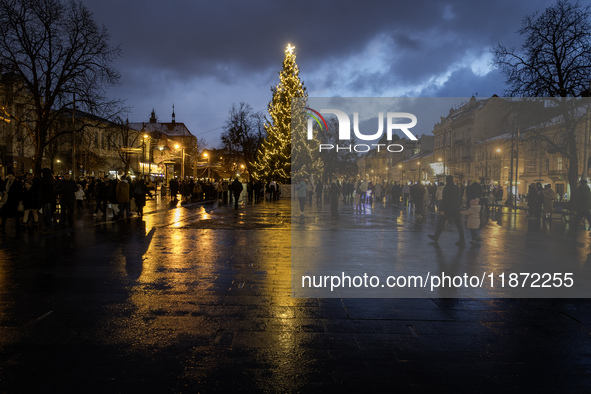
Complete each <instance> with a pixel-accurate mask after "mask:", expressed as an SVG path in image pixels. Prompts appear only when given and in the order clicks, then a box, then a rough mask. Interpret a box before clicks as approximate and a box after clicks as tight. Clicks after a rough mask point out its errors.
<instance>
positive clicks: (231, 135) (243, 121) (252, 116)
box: [222, 103, 265, 174]
mask: <svg viewBox="0 0 591 394" xmlns="http://www.w3.org/2000/svg"><path fill="white" fill-rule="evenodd" d="M264 123H265V118H264V116H263V115H262V114H261V113H260V112H254V111H253V109H252V107H251V106H250V105H249V104H246V103H240V104H239V105H238V106H237V105H236V104H233V105H232V108H230V113H229V116H228V119H227V120H226V124H225V125H224V132H223V133H222V143H223V147H224V150H226V151H227V152H228V154H229V155H230V156H232V157H239V158H241V159H243V160H244V163H245V165H246V169H247V170H248V173H249V174H251V169H252V167H251V163H252V162H254V161H255V159H256V155H257V152H258V149H259V147H260V145H261V143H262V142H263V140H264V138H265V128H264Z"/></svg>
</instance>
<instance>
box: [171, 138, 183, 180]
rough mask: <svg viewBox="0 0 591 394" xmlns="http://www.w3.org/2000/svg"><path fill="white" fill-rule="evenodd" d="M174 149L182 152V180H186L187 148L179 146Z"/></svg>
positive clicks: (176, 145)
mask: <svg viewBox="0 0 591 394" xmlns="http://www.w3.org/2000/svg"><path fill="white" fill-rule="evenodd" d="M174 147H175V148H176V149H180V150H181V179H185V147H184V146H181V145H179V144H175V146H174Z"/></svg>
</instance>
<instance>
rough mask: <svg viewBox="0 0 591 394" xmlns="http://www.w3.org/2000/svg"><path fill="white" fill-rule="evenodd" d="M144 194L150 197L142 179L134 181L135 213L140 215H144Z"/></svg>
mask: <svg viewBox="0 0 591 394" xmlns="http://www.w3.org/2000/svg"><path fill="white" fill-rule="evenodd" d="M146 194H148V195H149V196H150V197H152V194H151V193H150V190H148V187H147V186H146V183H145V182H144V180H143V179H140V180H139V181H137V182H136V184H135V188H134V189H133V199H134V200H135V205H136V206H137V213H138V215H139V216H140V217H142V216H144V207H145V206H146Z"/></svg>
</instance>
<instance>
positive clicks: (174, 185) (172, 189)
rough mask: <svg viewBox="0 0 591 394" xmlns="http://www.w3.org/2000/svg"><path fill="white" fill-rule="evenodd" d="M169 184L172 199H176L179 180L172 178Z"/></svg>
mask: <svg viewBox="0 0 591 394" xmlns="http://www.w3.org/2000/svg"><path fill="white" fill-rule="evenodd" d="M168 186H169V187H170V200H171V201H172V200H176V195H177V194H178V192H179V187H180V185H179V181H178V180H177V179H176V178H174V179H171V180H170V182H169V183H168Z"/></svg>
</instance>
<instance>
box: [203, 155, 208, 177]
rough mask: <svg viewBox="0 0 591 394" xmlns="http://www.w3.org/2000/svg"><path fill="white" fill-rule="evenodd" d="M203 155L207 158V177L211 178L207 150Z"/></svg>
mask: <svg viewBox="0 0 591 394" xmlns="http://www.w3.org/2000/svg"><path fill="white" fill-rule="evenodd" d="M203 156H205V157H206V158H207V179H209V155H208V154H207V152H203Z"/></svg>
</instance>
